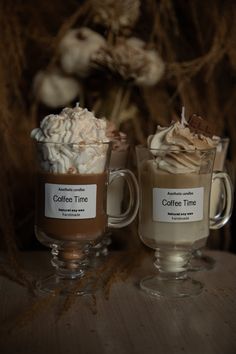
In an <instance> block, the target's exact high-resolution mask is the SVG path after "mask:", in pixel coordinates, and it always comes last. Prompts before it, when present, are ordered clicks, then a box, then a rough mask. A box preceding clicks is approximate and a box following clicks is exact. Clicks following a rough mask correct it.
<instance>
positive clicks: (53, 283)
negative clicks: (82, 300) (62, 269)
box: [36, 274, 93, 296]
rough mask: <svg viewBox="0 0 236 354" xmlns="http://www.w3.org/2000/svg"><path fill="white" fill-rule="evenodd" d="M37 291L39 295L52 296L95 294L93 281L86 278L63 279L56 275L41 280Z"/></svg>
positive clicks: (37, 285)
mask: <svg viewBox="0 0 236 354" xmlns="http://www.w3.org/2000/svg"><path fill="white" fill-rule="evenodd" d="M36 289H37V291H38V292H39V293H41V294H42V293H44V294H45V293H47V294H52V295H62V296H67V295H77V296H82V295H90V294H92V293H93V287H92V283H91V281H89V280H88V279H86V280H85V278H81V277H78V278H74V279H73V278H71V279H70V278H63V277H61V276H58V275H56V274H54V275H50V276H48V277H46V278H43V279H41V280H39V281H38V282H37V283H36Z"/></svg>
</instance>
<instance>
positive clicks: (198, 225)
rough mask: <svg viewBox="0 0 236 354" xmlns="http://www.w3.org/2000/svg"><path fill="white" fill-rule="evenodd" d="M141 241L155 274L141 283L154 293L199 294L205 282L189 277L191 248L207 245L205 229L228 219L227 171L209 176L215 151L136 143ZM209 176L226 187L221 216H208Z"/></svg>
mask: <svg viewBox="0 0 236 354" xmlns="http://www.w3.org/2000/svg"><path fill="white" fill-rule="evenodd" d="M136 154H137V161H138V173H139V186H140V207H139V226H138V232H139V236H140V238H141V241H142V242H143V243H144V244H145V245H147V246H148V247H150V248H152V249H154V250H155V257H156V260H155V263H154V265H155V267H156V268H157V269H158V273H157V274H155V275H151V276H148V277H147V278H145V279H143V280H141V282H140V287H141V289H143V290H144V291H146V292H147V293H149V294H151V295H154V296H169V297H182V296H189V295H195V294H199V293H200V292H201V290H202V288H203V284H202V283H200V282H198V281H195V280H193V279H191V278H189V277H188V275H187V270H188V264H189V261H190V259H191V256H192V252H193V250H194V249H198V248H200V247H202V246H204V245H205V243H206V240H207V237H208V235H209V227H217V226H220V224H222V222H223V220H227V219H228V217H229V215H230V214H231V208H232V184H231V181H230V178H229V176H228V175H227V174H226V173H225V172H216V173H214V174H213V175H212V171H213V163H214V157H215V149H214V148H212V149H206V150H194V151H193V150H189V151H186V150H182V151H181V150H161V149H159V150H157V149H148V148H146V147H142V146H138V147H136ZM212 178H213V180H216V179H220V180H221V182H222V183H223V184H224V186H225V190H226V203H227V207H226V208H225V211H224V215H222V218H221V220H212V221H211V222H210V219H209V205H210V192H211V184H212Z"/></svg>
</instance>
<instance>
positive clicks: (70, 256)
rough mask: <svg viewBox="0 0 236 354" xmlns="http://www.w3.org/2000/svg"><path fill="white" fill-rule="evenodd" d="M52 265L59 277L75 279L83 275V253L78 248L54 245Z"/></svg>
mask: <svg viewBox="0 0 236 354" xmlns="http://www.w3.org/2000/svg"><path fill="white" fill-rule="evenodd" d="M51 253H52V256H53V258H52V261H51V263H52V265H53V266H54V267H55V269H56V274H57V276H58V277H60V278H68V279H75V278H81V277H82V276H83V275H84V269H83V268H84V265H83V259H84V258H85V255H84V253H83V251H82V250H81V249H78V248H73V249H70V248H64V249H59V248H58V247H57V246H56V245H55V246H54V247H53V248H52V252H51Z"/></svg>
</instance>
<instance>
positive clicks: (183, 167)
mask: <svg viewBox="0 0 236 354" xmlns="http://www.w3.org/2000/svg"><path fill="white" fill-rule="evenodd" d="M218 141H219V138H218V137H213V138H210V137H207V136H204V135H203V134H196V133H193V132H191V131H190V129H189V128H188V126H187V122H186V121H184V122H179V121H177V122H175V123H173V124H171V125H170V127H160V126H158V127H157V131H156V134H155V135H151V136H149V137H148V140H147V143H148V147H149V148H150V149H151V152H152V154H153V155H154V156H155V157H156V158H155V163H156V167H157V168H158V169H161V170H163V171H167V172H170V173H192V172H198V171H199V170H200V168H201V166H202V153H203V151H204V150H207V149H210V148H214V147H216V146H217V144H218ZM152 149H153V150H152ZM158 149H159V150H158Z"/></svg>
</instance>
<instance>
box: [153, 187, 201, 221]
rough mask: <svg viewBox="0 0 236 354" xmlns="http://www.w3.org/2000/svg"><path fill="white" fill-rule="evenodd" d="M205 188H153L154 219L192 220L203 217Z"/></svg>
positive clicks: (198, 219)
mask: <svg viewBox="0 0 236 354" xmlns="http://www.w3.org/2000/svg"><path fill="white" fill-rule="evenodd" d="M203 200H204V188H203V187H200V188H185V189H169V188H153V220H154V221H163V222H191V221H200V220H202V219H203Z"/></svg>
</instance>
